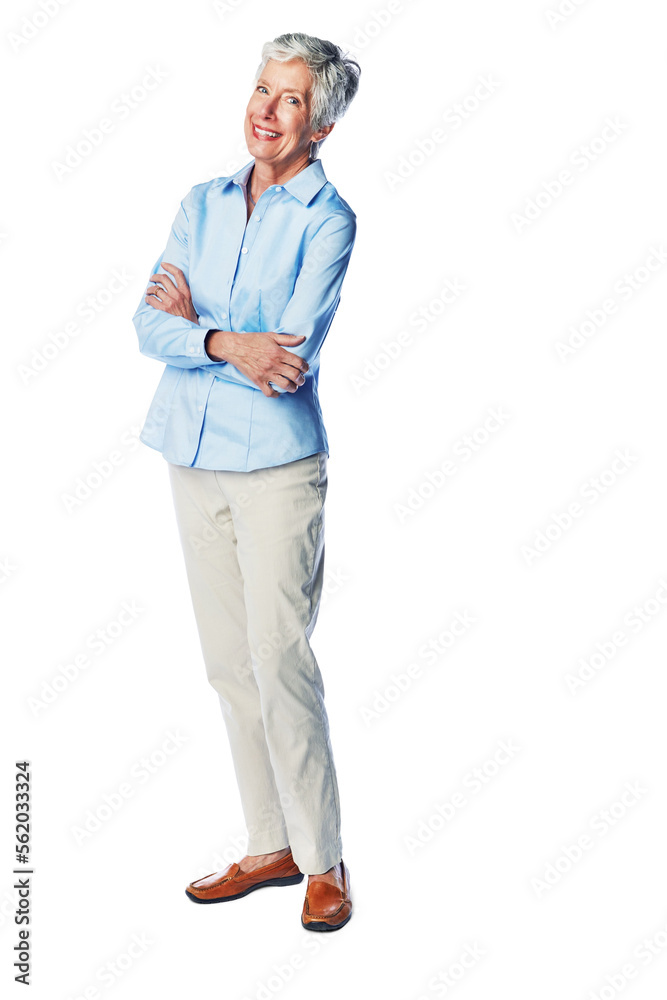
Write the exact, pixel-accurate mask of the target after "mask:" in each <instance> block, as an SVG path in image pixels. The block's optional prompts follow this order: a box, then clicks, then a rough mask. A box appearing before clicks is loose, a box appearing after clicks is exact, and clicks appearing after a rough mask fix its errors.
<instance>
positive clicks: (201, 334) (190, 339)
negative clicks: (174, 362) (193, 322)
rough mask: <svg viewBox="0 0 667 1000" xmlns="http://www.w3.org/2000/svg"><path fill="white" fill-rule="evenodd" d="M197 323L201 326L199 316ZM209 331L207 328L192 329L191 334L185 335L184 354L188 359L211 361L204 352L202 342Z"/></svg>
mask: <svg viewBox="0 0 667 1000" xmlns="http://www.w3.org/2000/svg"><path fill="white" fill-rule="evenodd" d="M199 322H200V324H201V316H200V317H199ZM208 331H209V327H208V326H207V327H203V326H199V327H195V326H193V327H192V333H189V334H188V335H187V340H186V342H185V353H186V354H187V355H188V356H189V357H195V358H205V359H206V360H207V361H211V358H209V356H208V354H207V353H206V350H205V349H204V341H205V340H206V334H207V333H208Z"/></svg>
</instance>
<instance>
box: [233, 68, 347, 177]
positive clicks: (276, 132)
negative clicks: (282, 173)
mask: <svg viewBox="0 0 667 1000" xmlns="http://www.w3.org/2000/svg"><path fill="white" fill-rule="evenodd" d="M311 86H312V79H311V75H310V71H309V69H308V67H307V66H306V64H305V62H304V61H303V59H290V60H289V61H288V62H276V60H275V59H269V61H268V62H267V64H266V66H265V67H264V69H263V70H262V72H261V74H260V77H259V80H258V81H257V82H256V84H255V88H254V90H253V93H252V96H251V98H250V100H249V101H248V106H247V108H246V116H245V122H244V132H245V140H246V143H247V145H248V150H249V152H250V154H251V156H253V157H255V159H256V160H263V161H265V162H266V163H267V164H271V165H272V166H273V167H280V168H281V169H282V168H288V167H290V166H291V165H296V164H299V163H301V162H302V161H304V160H307V159H308V155H309V153H310V144H311V142H312V141H315V142H319V140H320V139H323V138H324V136H325V135H327V134H328V133H329V132H330V131H331V129H332V128H333V125H327V126H325V127H324V128H322V129H320V130H319V131H318V132H313V130H312V129H311V127H310V109H311V94H310V90H311ZM258 129H259V131H258Z"/></svg>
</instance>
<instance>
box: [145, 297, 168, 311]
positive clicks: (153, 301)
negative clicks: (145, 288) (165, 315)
mask: <svg viewBox="0 0 667 1000" xmlns="http://www.w3.org/2000/svg"><path fill="white" fill-rule="evenodd" d="M144 301H145V302H147V303H148V305H149V306H154V307H155V309H162V311H163V312H167V307H166V306H165V304H164V302H162V301H161V299H158V298H157V296H155V295H147V296H146V298H145V300H144Z"/></svg>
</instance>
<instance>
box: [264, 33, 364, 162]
mask: <svg viewBox="0 0 667 1000" xmlns="http://www.w3.org/2000/svg"><path fill="white" fill-rule="evenodd" d="M269 59H275V60H276V62H287V61H288V60H290V59H303V61H304V62H305V64H306V66H307V67H308V69H309V70H310V75H311V78H312V81H313V85H312V90H311V109H310V125H311V128H312V129H313V131H314V132H317V131H318V130H319V129H321V128H322V127H323V126H325V125H332V124H333V123H334V122H337V121H338V119H339V118H342V117H343V115H344V114H345V112H346V111H347V109H348V107H349V106H350V103H351V101H352V98H353V97H354V96H355V94H356V93H357V90H358V88H359V76H360V74H361V67H360V66H359V63H358V62H356V60H354V59H351V58H350V57H349V55H348V54H347V53H345V52H343V50H342V49H341V48H340V46H339V45H335V44H334V42H327V41H325V40H324V39H323V38H316V37H315V36H314V35H304V34H303V32H301V31H293V32H288V34H286V35H279V36H278V37H277V38H274V39H273V41H272V42H265V44H264V45H263V47H262V61H261V63H260V64H259V66H258V67H257V72H256V73H255V80H254V82H255V83H256V82H257V80H258V79H259V77H260V76H261V74H262V71H263V69H264V67H265V66H266V64H267V62H268V61H269ZM324 139H326V136H325V137H324ZM324 139H321V140H320V141H319V142H311V144H310V155H311V157H312V158H313V159H317V157H318V155H319V149H320V146H321V145H322V143H323V142H324Z"/></svg>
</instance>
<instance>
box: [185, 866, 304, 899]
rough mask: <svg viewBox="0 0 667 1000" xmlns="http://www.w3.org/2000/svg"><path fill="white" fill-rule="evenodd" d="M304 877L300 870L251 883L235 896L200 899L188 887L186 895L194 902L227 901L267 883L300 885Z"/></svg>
mask: <svg viewBox="0 0 667 1000" xmlns="http://www.w3.org/2000/svg"><path fill="white" fill-rule="evenodd" d="M303 879H304V875H303V872H300V873H299V874H298V875H287V876H286V877H285V878H270V879H267V880H266V881H265V882H257V883H256V885H251V886H249V887H248V888H247V889H244V890H243V892H237V893H235V894H234V895H233V896H217V897H216V898H215V899H200V897H199V896H195V895H194V894H193V893H191V892H190V891H189V890H188V889H186V890H185V895H186V896H187V897H188V899H191V900H192V902H193V903H227V902H229V901H230V900H232V899H241V897H242V896H247V895H248V893H249V892H254V891H255V889H263V888H264V886H267V885H298V884H299V882H303Z"/></svg>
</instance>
